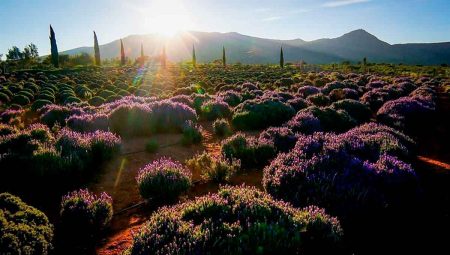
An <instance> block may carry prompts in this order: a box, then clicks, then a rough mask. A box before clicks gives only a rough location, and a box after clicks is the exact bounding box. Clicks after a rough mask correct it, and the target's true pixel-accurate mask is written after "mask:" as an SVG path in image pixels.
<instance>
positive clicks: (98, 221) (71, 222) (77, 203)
mask: <svg viewBox="0 0 450 255" xmlns="http://www.w3.org/2000/svg"><path fill="white" fill-rule="evenodd" d="M60 216H61V224H62V226H63V227H64V229H65V230H66V232H70V233H71V235H74V236H78V235H83V234H84V235H86V234H87V235H88V236H90V235H91V234H96V233H98V232H99V231H101V230H102V229H104V228H105V227H106V226H107V225H108V224H109V222H110V221H111V219H112V216H113V207H112V198H111V197H110V196H109V195H108V194H106V193H104V192H103V193H102V194H101V195H100V196H96V195H94V194H93V193H91V192H89V191H88V190H87V189H81V190H77V191H73V192H70V193H69V194H67V195H65V196H64V197H63V198H62V201H61V211H60ZM78 237H80V236H78Z"/></svg>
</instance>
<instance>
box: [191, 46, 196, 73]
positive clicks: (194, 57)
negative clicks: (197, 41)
mask: <svg viewBox="0 0 450 255" xmlns="http://www.w3.org/2000/svg"><path fill="white" fill-rule="evenodd" d="M192 66H193V67H194V68H195V67H196V66H197V57H196V56H195V46H194V45H192Z"/></svg>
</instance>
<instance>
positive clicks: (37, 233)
mask: <svg viewBox="0 0 450 255" xmlns="http://www.w3.org/2000/svg"><path fill="white" fill-rule="evenodd" d="M0 229H1V230H0V253H2V254H42V255H46V254H48V253H50V251H51V250H52V244H51V242H52V239H53V226H52V224H50V222H49V220H48V218H47V216H45V214H44V213H42V212H41V211H39V210H38V209H36V208H34V207H31V206H29V205H27V204H26V203H24V202H23V201H22V200H21V199H20V198H18V197H16V196H13V195H11V194H9V193H1V194H0Z"/></svg>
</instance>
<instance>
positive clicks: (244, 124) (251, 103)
mask: <svg viewBox="0 0 450 255" xmlns="http://www.w3.org/2000/svg"><path fill="white" fill-rule="evenodd" d="M294 115H295V110H294V109H293V108H292V107H291V106H290V105H287V104H285V103H283V102H280V101H279V100H277V99H272V98H265V99H253V100H247V101H245V102H243V103H241V104H240V105H238V106H237V107H236V108H235V110H234V113H233V118H232V124H233V127H235V128H237V129H239V130H252V129H261V128H266V127H269V126H277V125H281V124H282V123H283V122H285V121H287V120H289V119H290V118H292V116H294Z"/></svg>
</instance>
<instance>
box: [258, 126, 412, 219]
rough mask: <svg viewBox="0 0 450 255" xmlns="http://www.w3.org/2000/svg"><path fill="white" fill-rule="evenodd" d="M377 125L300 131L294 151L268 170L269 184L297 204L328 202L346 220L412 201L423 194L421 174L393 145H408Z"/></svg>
mask: <svg viewBox="0 0 450 255" xmlns="http://www.w3.org/2000/svg"><path fill="white" fill-rule="evenodd" d="M373 125H375V126H373ZM373 125H372V127H373V128H374V129H373V131H371V129H370V127H371V126H370V125H367V126H365V127H363V128H361V129H359V130H358V129H357V130H355V132H352V131H349V132H348V133H346V134H342V135H334V134H323V133H315V134H314V135H312V136H300V137H299V140H298V142H297V144H296V146H295V148H294V149H293V150H292V151H291V152H289V153H286V154H279V155H278V157H277V158H276V159H275V160H273V161H272V163H271V164H270V165H269V166H267V167H266V168H265V169H264V177H263V185H264V188H265V189H266V191H267V192H269V193H270V194H272V195H273V196H275V197H277V198H280V199H285V200H286V201H289V202H291V203H293V204H294V205H299V206H304V205H308V204H317V205H319V206H323V207H325V208H327V209H328V210H330V211H331V212H333V213H335V214H336V215H339V216H340V217H341V218H342V219H350V218H351V215H355V213H356V214H357V213H373V212H374V211H373V210H382V209H383V208H385V207H395V206H398V205H399V203H403V202H402V201H411V198H415V197H416V196H417V194H418V183H417V179H416V176H415V173H414V171H413V170H412V169H411V166H409V165H408V164H405V163H403V162H402V161H400V160H398V159H397V157H395V156H394V155H395V154H396V153H397V152H398V150H397V149H395V148H392V147H391V146H392V145H393V146H396V147H397V148H401V147H403V148H405V145H402V144H399V142H400V140H398V139H396V138H395V137H394V135H389V133H388V132H389V131H390V129H389V128H387V129H386V130H385V131H386V132H384V134H383V132H382V131H383V129H384V128H383V127H378V126H376V124H373ZM380 130H381V131H380ZM369 132H374V133H373V134H372V135H371V136H369ZM377 132H380V134H377ZM366 134H367V135H368V136H366ZM371 162H374V163H371ZM400 190H402V191H401V192H398V191H400ZM396 191H397V192H396Z"/></svg>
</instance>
